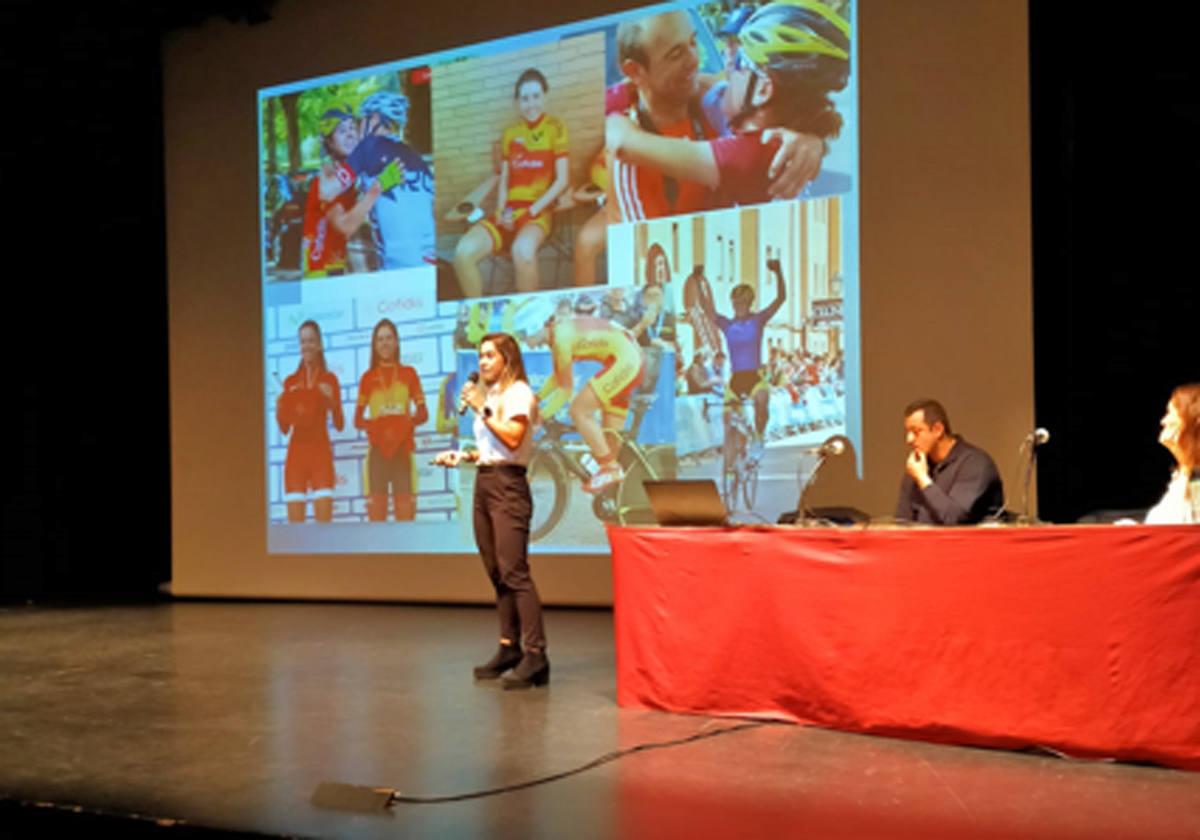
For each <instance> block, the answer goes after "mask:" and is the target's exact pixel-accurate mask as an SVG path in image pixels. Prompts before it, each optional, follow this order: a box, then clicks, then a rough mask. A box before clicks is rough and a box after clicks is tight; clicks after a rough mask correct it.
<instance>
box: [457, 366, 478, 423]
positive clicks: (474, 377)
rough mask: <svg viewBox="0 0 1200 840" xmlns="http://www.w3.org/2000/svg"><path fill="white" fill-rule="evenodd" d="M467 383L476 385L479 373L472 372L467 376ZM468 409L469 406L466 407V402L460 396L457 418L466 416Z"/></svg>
mask: <svg viewBox="0 0 1200 840" xmlns="http://www.w3.org/2000/svg"><path fill="white" fill-rule="evenodd" d="M467 381H468V382H470V383H471V384H472V385H474V384H475V383H477V382H478V381H479V371H477V370H473V371H471V372H470V373H469V374H467ZM469 407H470V406H468V405H467V401H466V400H464V399H463V398H462V397H461V396H460V397H459V398H458V416H459V417H462V416H463V415H464V414H466V413H467V409H468V408H469Z"/></svg>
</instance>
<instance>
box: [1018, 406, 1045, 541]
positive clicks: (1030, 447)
mask: <svg viewBox="0 0 1200 840" xmlns="http://www.w3.org/2000/svg"><path fill="white" fill-rule="evenodd" d="M1048 440H1050V432H1049V430H1047V429H1045V428H1043V427H1041V426H1038V427H1037V428H1036V429H1034V430H1033V431H1032V432H1030V433H1029V434H1027V435H1025V440H1024V441H1023V442H1022V443H1021V452H1022V453H1023V454H1024V455H1026V456H1027V458H1026V460H1025V480H1024V482H1023V483H1022V487H1021V515H1020V517H1019V518H1018V520H1017V521H1018V522H1020V523H1021V524H1022V525H1036V524H1038V519H1037V516H1036V515H1034V516H1030V513H1029V485H1030V484H1031V483H1032V481H1033V470H1034V467H1035V466H1036V464H1037V448H1038V447H1039V446H1041V445H1042V444H1044V443H1046V442H1047V441H1048Z"/></svg>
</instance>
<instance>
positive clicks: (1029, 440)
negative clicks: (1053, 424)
mask: <svg viewBox="0 0 1200 840" xmlns="http://www.w3.org/2000/svg"><path fill="white" fill-rule="evenodd" d="M1049 440H1050V432H1049V430H1048V429H1044V428H1042V427H1041V426H1038V427H1037V428H1036V429H1034V430H1033V431H1032V432H1030V433H1029V434H1027V435H1026V436H1025V445H1026V446H1028V445H1029V444H1033V445H1034V446H1041V445H1042V444H1043V443H1047V442H1048V441H1049Z"/></svg>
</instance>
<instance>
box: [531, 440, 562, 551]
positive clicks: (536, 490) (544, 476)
mask: <svg viewBox="0 0 1200 840" xmlns="http://www.w3.org/2000/svg"><path fill="white" fill-rule="evenodd" d="M525 477H526V479H528V481H529V494H530V496H532V497H533V520H532V521H531V522H530V523H529V541H530V542H537V541H538V540H540V539H542V537H544V536H546V535H547V534H549V533H550V532H551V531H553V530H554V527H555V526H556V525H558V523H559V521H560V520H561V519H562V517H563V513H564V512H565V511H566V509H567V501H568V500H569V499H570V496H571V484H570V482H569V481H568V480H567V476H566V473H565V472H564V470H563V467H562V464H560V463H559V461H558V458H557V457H556V456H555V455H553V454H551V453H548V452H534V453H533V457H532V458H530V459H529V466H528V468H527V469H526V471H525Z"/></svg>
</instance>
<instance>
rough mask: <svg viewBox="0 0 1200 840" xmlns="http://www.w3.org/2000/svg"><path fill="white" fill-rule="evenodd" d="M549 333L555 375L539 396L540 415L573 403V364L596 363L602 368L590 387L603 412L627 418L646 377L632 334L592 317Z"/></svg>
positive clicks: (556, 325) (554, 326) (560, 323)
mask: <svg viewBox="0 0 1200 840" xmlns="http://www.w3.org/2000/svg"><path fill="white" fill-rule="evenodd" d="M546 329H547V336H546V341H547V344H548V345H549V347H550V356H551V362H552V363H553V372H552V374H551V375H550V376H549V377H547V378H546V382H545V384H544V385H542V388H541V391H539V393H538V402H539V403H540V404H541V406H542V413H543V414H544V415H545V416H551V415H553V414H555V413H556V412H557V411H558V410H559V409H560V408H561V407H562V405H563V403H565V402H566V401H567V400H568V399H570V397H571V395H572V392H573V390H574V380H575V376H574V370H573V365H574V363H575V362H577V361H583V360H592V361H597V362H600V364H601V365H602V366H603V367H602V368H601V370H600V372H599V373H597V374H596V375H595V376H593V377H592V378H591V380H589V384H590V385H591V386H592V390H593V391H594V392H595V393H596V396H597V397H598V398H599V399H600V404H601V406H603V410H604V412H605V413H606V414H615V415H618V416H624V415H625V413H626V412H628V411H629V398H630V397H631V396H632V395H633V391H634V389H635V388H636V387H637V385H638V383H640V382H641V381H642V374H643V360H642V351H641V348H640V347H638V343H637V339H635V338H634V337H633V334H632V333H630V332H629V331H628V330H627V329H625V328H624V327H622V326H620V325H618V324H614V323H613V322H612V321H609V320H607V319H605V318H596V317H593V316H591V315H576V316H574V317H570V318H564V319H561V320H560V319H555V320H554V321H551V322H550V324H549V325H548V326H547V327H546Z"/></svg>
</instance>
